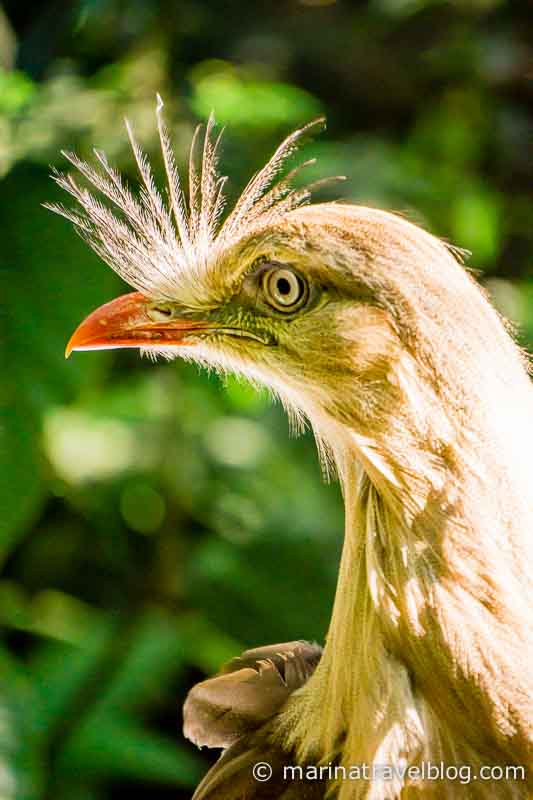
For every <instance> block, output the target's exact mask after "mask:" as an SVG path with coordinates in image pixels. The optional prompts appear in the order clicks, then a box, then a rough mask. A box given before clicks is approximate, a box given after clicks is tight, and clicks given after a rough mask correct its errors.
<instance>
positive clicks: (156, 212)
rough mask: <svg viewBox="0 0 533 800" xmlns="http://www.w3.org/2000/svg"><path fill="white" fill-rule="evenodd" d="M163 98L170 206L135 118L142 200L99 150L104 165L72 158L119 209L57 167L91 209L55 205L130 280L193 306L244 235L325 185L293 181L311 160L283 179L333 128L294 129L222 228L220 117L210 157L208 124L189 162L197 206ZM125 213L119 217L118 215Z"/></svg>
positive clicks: (61, 179) (60, 179) (161, 126)
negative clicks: (307, 145) (312, 135)
mask: <svg viewBox="0 0 533 800" xmlns="http://www.w3.org/2000/svg"><path fill="white" fill-rule="evenodd" d="M162 111H163V101H162V100H161V98H160V97H159V95H158V96H157V109H156V116H157V127H158V132H159V139H160V144H161V151H162V155H163V163H164V167H165V173H166V192H167V198H168V199H167V201H166V202H165V200H164V199H163V197H162V196H161V194H160V192H159V190H158V188H157V187H156V184H155V181H154V178H153V174H152V170H151V167H150V164H149V162H148V159H147V158H146V156H145V154H144V153H143V151H142V150H141V148H140V147H139V145H138V144H137V142H136V140H135V138H134V136H133V132H132V129H131V126H130V125H129V123H128V121H127V120H126V129H127V132H128V136H129V139H130V143H131V147H132V151H133V155H134V159H135V162H136V165H137V169H138V172H139V175H140V179H141V189H140V192H139V195H138V196H137V197H136V196H134V194H133V193H132V192H131V191H130V189H129V188H128V187H127V186H126V184H125V183H124V181H123V180H122V178H121V176H120V174H119V173H118V172H117V171H116V170H115V169H113V167H111V166H110V165H109V163H108V161H107V159H106V156H105V155H104V154H103V153H102V152H100V151H99V150H95V151H94V153H95V156H96V159H97V161H98V164H99V166H100V169H98V168H95V167H93V166H91V165H90V164H89V163H87V162H85V161H82V160H81V159H79V158H78V157H77V156H76V155H75V154H74V153H70V152H63V155H64V156H65V157H66V158H67V159H68V161H69V162H70V163H71V164H72V166H73V167H75V168H76V169H77V171H78V172H79V173H80V174H81V175H82V176H83V177H84V178H85V179H86V180H87V181H88V182H89V183H90V184H91V185H92V187H93V189H95V190H96V192H99V193H100V194H101V195H103V197H104V198H105V199H107V200H108V201H109V203H110V204H111V205H112V206H114V209H116V211H115V210H111V208H109V207H108V205H106V204H104V203H103V202H102V201H101V200H100V199H99V197H98V196H97V195H96V194H93V193H92V192H91V191H89V190H87V189H85V188H83V187H82V186H80V184H79V183H78V182H77V181H76V180H75V178H74V177H72V175H67V174H63V173H61V172H58V171H56V170H54V172H53V178H54V180H55V181H56V183H57V184H58V185H59V186H61V188H63V189H65V190H66V191H67V192H68V193H69V194H70V195H72V196H73V197H74V198H75V199H76V200H77V202H78V203H79V205H80V206H81V210H78V211H76V210H71V209H68V208H65V207H64V206H63V205H60V204H48V203H46V204H45V207H46V208H49V209H50V210H52V211H54V212H56V213H58V214H60V215H61V216H63V217H66V218H67V219H68V220H70V221H71V222H72V223H73V224H74V225H75V226H76V228H77V230H78V232H79V233H80V235H81V236H82V237H83V238H84V239H85V240H86V241H87V242H88V243H89V245H90V246H91V247H92V249H93V250H95V252H96V253H98V255H99V256H100V257H101V258H102V259H103V260H104V261H105V262H106V263H107V264H108V265H109V266H110V267H111V268H112V269H113V270H115V272H117V273H118V274H119V275H120V276H121V277H122V278H123V279H124V280H125V281H126V282H127V283H129V284H131V285H132V286H133V287H135V288H136V289H137V290H139V291H141V292H143V293H144V294H146V295H147V296H149V297H153V298H154V299H157V300H166V301H176V300H179V301H181V302H185V303H189V304H190V305H191V306H196V305H199V306H201V305H203V304H205V302H206V292H205V286H206V277H207V276H208V274H209V269H210V267H211V266H213V265H214V264H216V263H217V261H218V260H219V258H220V256H221V254H222V253H223V252H224V251H225V250H227V249H228V248H230V247H232V246H234V245H235V244H236V243H237V242H238V241H239V240H240V239H241V238H242V237H243V236H245V235H246V236H248V235H249V234H250V233H253V232H254V231H257V230H259V229H262V228H265V227H267V226H269V225H271V224H273V223H275V222H277V221H278V220H280V219H281V218H282V217H283V216H284V215H285V214H287V213H288V212H289V211H292V210H293V209H295V208H297V207H298V206H300V205H302V204H304V203H306V202H307V201H308V200H309V198H310V196H311V191H312V189H313V188H314V187H315V186H316V185H318V184H319V183H321V182H319V181H317V182H315V183H314V184H309V185H307V186H304V187H299V188H294V186H293V179H294V177H295V176H296V175H297V174H298V173H299V172H300V170H301V169H303V168H304V167H306V166H308V165H309V164H312V163H314V160H310V161H305V162H303V163H302V164H300V165H299V166H297V167H295V168H294V169H293V170H291V171H290V172H289V173H288V174H287V175H285V176H284V177H279V176H280V173H281V171H282V169H283V167H284V165H285V163H286V161H287V159H288V158H289V156H290V155H292V153H293V152H294V151H295V150H296V149H297V147H298V145H299V144H300V143H301V140H302V137H303V136H304V135H306V134H307V133H309V132H310V131H311V130H312V129H313V128H317V127H318V128H319V127H321V126H323V124H324V119H323V118H318V119H316V120H313V121H312V122H310V123H308V124H307V125H304V126H303V127H302V128H300V129H298V130H296V131H294V132H293V133H291V134H290V135H289V136H288V137H287V138H286V139H285V140H284V141H283V142H282V143H281V144H280V145H279V147H278V148H277V150H276V151H275V153H274V154H273V156H272V158H271V159H270V160H269V161H268V163H267V164H266V165H265V166H264V167H263V168H262V169H261V170H260V171H259V172H257V173H256V174H255V175H254V176H253V177H252V179H251V180H250V181H249V183H248V185H247V186H246V188H245V189H244V191H243V192H242V194H241V196H240V198H239V199H238V200H237V202H236V204H235V206H234V208H233V209H232V210H231V211H230V213H229V214H228V215H227V217H226V219H225V221H224V222H223V223H221V216H222V213H223V210H224V207H225V202H226V198H225V195H224V184H225V182H226V180H227V178H226V177H225V176H220V175H219V173H218V151H219V145H220V140H221V136H222V131H221V132H220V133H219V134H218V135H217V136H216V138H215V137H214V136H213V129H214V124H215V121H214V117H213V115H212V114H211V116H210V117H209V119H208V121H207V124H206V126H205V132H204V138H203V145H202V154H201V159H200V164H199V166H198V165H197V155H196V151H197V149H198V147H197V145H198V138H199V136H200V132H201V127H202V126H198V128H197V129H196V131H195V133H194V136H193V140H192V144H191V151H190V158H189V192H188V200H187V199H186V196H185V192H184V190H183V187H182V183H181V180H180V175H179V171H178V168H177V165H176V159H175V156H174V153H173V150H172V146H171V143H170V137H169V134H168V130H167V128H166V126H165V123H164V121H163V113H162ZM117 212H118V213H117Z"/></svg>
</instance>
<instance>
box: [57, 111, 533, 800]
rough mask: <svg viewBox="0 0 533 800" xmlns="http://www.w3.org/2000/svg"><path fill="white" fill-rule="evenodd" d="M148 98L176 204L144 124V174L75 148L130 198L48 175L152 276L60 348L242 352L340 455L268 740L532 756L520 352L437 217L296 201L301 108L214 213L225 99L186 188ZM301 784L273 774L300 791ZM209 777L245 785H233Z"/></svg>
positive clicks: (400, 787)
mask: <svg viewBox="0 0 533 800" xmlns="http://www.w3.org/2000/svg"><path fill="white" fill-rule="evenodd" d="M158 119H159V126H160V133H161V139H162V146H163V154H164V160H165V166H166V169H167V174H168V176H169V198H170V200H169V207H166V206H165V204H164V202H163V200H162V199H161V197H160V195H159V194H158V192H157V190H156V188H155V186H154V182H153V179H152V176H151V172H150V169H149V166H148V163H147V161H146V160H145V158H144V156H143V155H142V154H141V152H140V150H139V148H138V147H137V145H136V144H135V143H134V142H133V139H132V143H133V147H134V152H135V157H136V160H137V164H138V166H139V171H140V174H141V178H142V180H143V188H142V190H141V195H140V197H138V198H136V197H134V196H133V195H132V193H131V192H130V190H129V189H127V188H126V187H125V186H124V184H123V183H122V181H121V179H120V177H119V176H118V175H117V174H116V173H115V172H114V171H113V170H112V168H111V167H110V166H109V165H108V163H107V161H106V160H105V157H104V156H103V155H102V154H99V153H97V158H98V161H99V163H100V166H101V172H96V171H94V170H93V168H92V167H89V166H88V165H87V164H85V163H83V162H80V161H78V160H77V159H76V158H75V157H73V156H70V157H69V158H70V161H71V162H72V163H73V165H74V166H75V167H77V168H78V170H79V171H80V172H81V173H82V174H83V175H84V176H85V178H87V179H88V180H89V181H90V182H91V183H92V184H94V186H95V187H96V189H98V190H100V192H102V193H103V194H104V196H105V197H107V199H108V200H109V201H111V203H112V204H114V205H115V206H116V207H117V208H118V210H119V216H118V217H117V216H116V215H112V213H111V212H110V211H109V210H108V209H107V208H106V207H104V205H103V204H101V203H100V202H99V201H98V200H96V199H95V198H94V196H93V195H91V194H90V193H89V192H88V191H87V190H85V189H82V188H80V187H79V186H78V185H77V184H76V182H75V181H74V180H73V179H72V178H70V177H64V176H57V180H58V182H59V183H60V184H61V185H62V186H63V187H64V188H65V189H67V191H69V192H70V193H71V194H72V195H74V197H75V198H76V200H77V201H78V202H79V204H80V205H81V208H82V210H81V212H72V211H65V210H64V209H59V211H60V213H62V214H63V215H64V216H67V217H68V218H69V219H71V220H72V221H73V222H74V223H75V224H76V226H77V227H78V229H79V230H80V231H81V233H82V235H83V236H85V237H86V238H87V239H88V240H89V242H90V243H91V245H92V246H93V247H94V248H95V249H96V251H97V252H98V253H99V254H100V255H101V256H102V257H103V258H104V259H105V260H106V261H107V263H109V264H110V266H111V267H112V268H113V269H115V270H116V271H117V272H118V273H119V274H121V275H122V277H124V278H125V279H126V280H127V281H128V282H129V283H131V284H132V285H133V286H135V287H136V288H137V289H138V290H139V291H140V292H141V294H140V295H138V294H136V295H128V296H127V297H126V298H120V299H119V300H117V301H114V303H111V304H108V306H107V307H104V308H103V309H101V310H99V311H98V312H95V313H94V314H93V315H92V316H91V317H90V318H89V319H88V320H87V321H86V322H85V323H83V324H82V326H80V328H79V329H78V331H77V332H76V334H74V337H73V339H72V340H71V344H70V349H91V348H98V347H114V346H139V347H142V348H144V349H146V350H148V352H150V353H152V354H162V355H164V356H165V357H175V356H178V355H180V356H183V357H185V358H189V359H194V360H196V361H198V362H200V363H203V364H207V365H209V366H215V367H216V368H219V369H221V370H230V371H236V372H238V373H239V374H243V375H245V376H246V377H247V378H249V379H250V380H252V381H253V382H254V383H261V384H264V385H266V386H268V387H269V388H270V389H271V391H272V392H273V393H274V394H275V395H277V396H278V397H280V398H281V400H282V401H283V403H284V404H285V406H286V407H287V408H288V409H289V410H290V412H291V413H292V414H293V416H295V417H296V418H298V419H305V420H307V421H308V422H309V424H310V425H311V427H312V429H313V431H314V433H315V436H316V438H317V441H318V443H319V448H320V452H321V455H322V459H323V462H324V464H326V465H327V466H328V468H334V469H335V470H336V471H337V473H338V476H339V478H340V482H341V485H342V489H343V494H344V501H345V507H346V528H345V538H344V548H343V555H342V561H341V565H340V572H339V581H338V588H337V593H336V598H335V605H334V611H333V616H332V620H331V626H330V630H329V633H328V637H327V642H326V647H325V651H324V655H323V657H322V659H321V661H320V664H319V666H318V668H317V669H316V671H315V672H314V674H313V675H312V676H311V677H310V678H309V680H308V681H307V683H303V684H302V685H301V688H299V689H297V690H295V691H294V692H293V694H292V695H291V696H290V697H288V699H287V700H286V702H285V703H284V705H283V706H282V707H281V709H279V708H276V709H275V712H274V710H273V714H274V713H275V715H274V716H273V718H272V720H270V722H269V723H268V724H266V725H265V727H264V730H263V741H264V742H265V743H268V748H272V747H274V748H278V750H279V751H280V752H286V753H287V754H288V756H287V758H288V759H289V760H290V758H292V757H295V758H297V759H298V761H299V762H300V763H318V762H322V763H329V762H334V763H336V764H338V765H343V766H345V767H346V768H348V767H350V766H351V765H360V764H362V763H366V764H368V765H372V764H373V765H387V764H389V765H395V766H398V765H402V764H407V765H412V766H417V765H420V764H421V763H422V762H427V761H429V762H432V763H440V762H444V763H446V764H452V765H453V764H455V765H470V766H471V768H472V772H473V773H476V774H479V770H480V768H481V766H482V765H487V766H490V765H500V766H501V767H502V768H504V769H505V768H506V767H507V766H512V767H516V766H519V767H520V766H523V767H524V768H525V770H526V771H527V769H528V768H529V765H530V764H531V763H532V762H533V758H532V756H533V666H532V665H533V622H532V620H533V614H532V609H531V597H532V592H531V590H532V588H533V585H532V576H531V556H532V551H533V544H532V541H533V540H532V536H533V533H532V528H533V489H532V485H531V475H532V468H533V390H532V387H531V384H530V380H529V377H528V373H527V363H526V359H525V357H524V355H523V354H522V353H521V352H520V351H519V349H518V348H517V347H516V345H515V344H514V343H513V341H512V339H511V337H510V335H509V333H508V332H507V330H506V328H505V326H504V324H503V323H502V321H501V320H500V318H499V317H498V315H497V313H496V312H495V310H494V309H493V308H492V307H491V305H490V303H489V302H488V300H487V298H486V297H485V295H484V294H483V292H482V290H481V289H480V288H479V286H478V285H477V284H476V283H475V282H474V280H473V279H472V278H471V277H470V276H469V275H468V273H467V272H466V271H465V269H464V268H463V266H462V265H461V264H460V262H459V259H458V257H457V254H456V252H455V251H453V250H451V249H450V248H449V247H447V246H445V245H444V244H443V243H442V242H440V241H439V240H438V239H436V238H435V237H433V236H431V235H429V234H428V233H426V232H425V231H423V230H422V229H420V228H419V227H416V226H415V225H412V224H411V223H409V222H407V221H406V220H404V219H402V218H400V217H398V216H395V215H393V214H390V213H387V212H385V211H379V210H376V209H369V208H363V207H358V206H353V205H342V204H333V203H329V204H319V205H311V206H305V205H303V204H304V202H305V201H306V200H307V199H308V197H309V191H308V189H302V190H296V189H292V188H291V181H290V179H287V178H285V179H283V178H282V179H281V180H280V179H279V178H278V176H279V170H280V169H281V167H282V165H283V163H284V160H285V158H286V156H287V155H288V154H289V153H290V152H291V151H292V150H293V148H294V146H295V144H296V143H297V141H298V139H299V138H300V135H301V133H302V131H297V132H296V133H295V134H292V136H290V137H289V138H288V139H287V140H286V141H285V142H284V143H283V144H282V145H281V146H280V147H279V148H278V150H277V151H276V153H275V155H274V156H273V159H272V160H271V161H270V162H269V164H268V165H267V167H265V168H264V169H263V170H262V171H261V172H259V173H258V175H257V176H256V177H255V178H253V179H252V181H251V182H250V183H249V184H248V186H247V188H246V190H245V192H244V193H243V195H242V196H241V199H240V200H239V201H238V202H237V204H236V206H235V208H234V209H233V210H232V211H231V212H230V213H229V215H228V216H227V218H226V220H225V221H224V222H223V223H221V222H220V215H221V213H222V209H223V204H224V203H223V198H222V190H223V179H220V178H219V177H218V175H217V174H216V161H217V156H216V153H217V144H218V140H217V142H216V143H215V144H211V127H212V122H211V121H210V122H209V123H208V131H207V134H206V136H205V140H204V151H203V169H202V170H201V172H200V175H197V173H196V171H195V168H194V166H193V167H192V168H191V174H190V178H189V185H190V200H189V208H188V209H187V208H186V205H185V200H184V197H183V193H182V191H181V188H180V184H179V180H178V176H177V170H176V167H175V164H174V160H173V156H172V151H171V148H170V144H169V140H168V136H167V133H166V131H165V129H164V127H163V123H162V121H161V109H160V108H159V110H158ZM303 130H304V131H305V130H306V129H303ZM194 163H195V162H194V156H193V157H192V158H191V164H193V165H194ZM290 178H292V175H291V176H290ZM55 210H58V209H57V208H56V209H55ZM287 287H288V288H287ZM282 290H283V291H282ZM290 292H292V293H295V294H294V296H295V297H296V296H297V295H298V296H297V299H296V301H295V303H294V304H288V300H289V298H290V297H291V296H292V295H291V294H290ZM97 323H98V324H97ZM102 324H103V326H104V327H103V328H102ZM289 513H290V512H289V510H288V514H289ZM289 522H290V519H288V524H289ZM273 589H275V587H273ZM306 677H307V675H306ZM257 741H260V739H259V740H258V739H257V738H256V739H254V747H255V748H256V749H257ZM265 746H266V744H265ZM254 752H255V750H254ZM293 754H294V755H293ZM224 768H225V769H227V765H225V767H224ZM517 774H518V779H516V780H513V779H507V780H500V781H497V782H496V781H494V780H481V779H480V778H479V779H477V780H472V781H471V782H470V783H468V784H463V783H460V782H458V781H455V782H454V781H426V782H422V783H418V784H417V783H415V782H413V781H412V780H410V779H408V778H406V777H405V776H403V777H402V776H400V775H399V774H397V775H396V776H395V777H394V779H393V780H387V781H383V780H375V781H361V780H360V781H354V780H344V781H338V782H332V783H330V791H331V792H332V793H333V794H334V796H337V797H338V798H339V800H356V799H359V798H361V800H362V799H363V798H366V799H367V800H384V799H385V798H396V797H401V798H408V799H410V798H426V797H428V798H429V797H431V798H450V800H451V798H461V797H462V798H480V799H481V798H483V799H484V798H493V797H496V796H497V797H499V798H509V799H511V798H517V800H518V798H522V799H523V798H527V797H530V796H531V793H532V792H533V784H532V777H531V774H530V773H528V774H527V775H526V776H525V778H524V779H522V778H521V777H520V775H521V774H520V772H518V773H517ZM241 790H242V787H241V789H239V791H241ZM247 791H249V794H247V795H246V796H249V797H253V796H257V797H260V796H264V797H266V796H269V795H264V794H263V795H260V794H253V791H257V792H259V787H258V786H255V787H254V784H253V782H250V785H249V788H248V789H247ZM263 791H264V789H263ZM302 791H303V790H302ZM224 792H225V793H224ZM294 792H295V793H293V794H283V797H289V796H290V797H300V796H301V797H304V796H306V795H305V794H303V793H302V794H300V795H298V794H297V793H296V792H297V789H294ZM204 796H205V797H207V796H209V797H211V796H215V795H207V794H205V795H202V797H204ZM217 796H220V797H227V798H231V797H232V796H234V795H232V794H231V787H228V786H227V785H226V786H225V788H224V791H222V790H220V791H219V794H218V795H217ZM235 796H237V795H235ZM238 796H241V795H238ZM277 796H280V797H281V796H282V795H281V794H279V795H277ZM308 796H313V797H315V796H318V795H316V792H315V794H314V795H310V794H309V795H308ZM332 796H333V795H332Z"/></svg>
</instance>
